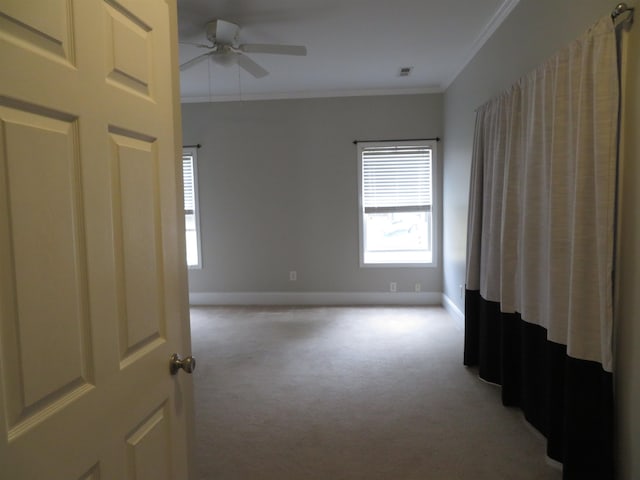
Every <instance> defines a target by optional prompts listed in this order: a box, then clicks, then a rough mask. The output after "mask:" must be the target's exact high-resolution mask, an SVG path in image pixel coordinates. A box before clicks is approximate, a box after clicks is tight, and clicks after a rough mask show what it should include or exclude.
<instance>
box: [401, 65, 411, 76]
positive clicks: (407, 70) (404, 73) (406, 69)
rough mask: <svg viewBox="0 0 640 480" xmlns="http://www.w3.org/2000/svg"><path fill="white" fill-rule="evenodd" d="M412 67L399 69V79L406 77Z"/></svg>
mask: <svg viewBox="0 0 640 480" xmlns="http://www.w3.org/2000/svg"><path fill="white" fill-rule="evenodd" d="M411 70H413V67H400V74H399V76H400V77H408V76H409V74H410V73H411Z"/></svg>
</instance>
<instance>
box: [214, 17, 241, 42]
mask: <svg viewBox="0 0 640 480" xmlns="http://www.w3.org/2000/svg"><path fill="white" fill-rule="evenodd" d="M205 31H206V35H207V39H208V40H209V41H210V42H211V43H214V44H216V43H217V44H222V45H237V44H238V33H239V31H240V28H239V27H238V25H235V24H233V23H231V22H225V21H224V20H212V21H210V22H209V23H207V25H206V28H205Z"/></svg>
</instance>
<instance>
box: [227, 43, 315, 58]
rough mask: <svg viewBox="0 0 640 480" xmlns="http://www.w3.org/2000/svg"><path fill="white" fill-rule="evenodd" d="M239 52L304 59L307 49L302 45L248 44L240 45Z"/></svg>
mask: <svg viewBox="0 0 640 480" xmlns="http://www.w3.org/2000/svg"><path fill="white" fill-rule="evenodd" d="M238 50H240V51H241V52H245V53H273V54H276V55H298V56H300V57H304V56H305V55H306V54H307V47H305V46H302V45H276V44H271V43H247V44H244V45H240V46H239V47H238Z"/></svg>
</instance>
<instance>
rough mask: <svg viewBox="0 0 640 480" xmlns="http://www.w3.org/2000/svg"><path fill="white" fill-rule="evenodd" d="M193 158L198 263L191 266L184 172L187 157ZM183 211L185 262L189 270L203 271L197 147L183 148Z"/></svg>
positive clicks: (194, 213) (194, 214) (194, 212)
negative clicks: (188, 251)
mask: <svg viewBox="0 0 640 480" xmlns="http://www.w3.org/2000/svg"><path fill="white" fill-rule="evenodd" d="M186 156H189V157H191V159H192V160H191V162H192V172H193V179H192V180H193V216H194V223H195V231H196V249H197V255H198V263H196V264H194V265H189V261H188V256H187V248H188V245H187V244H188V242H187V239H186V235H187V210H186V208H185V204H184V203H185V193H186V188H185V187H186V182H185V171H184V162H185V157H186ZM182 211H183V215H184V222H185V230H184V235H185V262H187V268H189V270H199V269H202V244H201V241H200V200H199V198H198V149H197V148H196V147H183V148H182Z"/></svg>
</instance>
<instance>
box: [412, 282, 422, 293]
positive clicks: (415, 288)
mask: <svg viewBox="0 0 640 480" xmlns="http://www.w3.org/2000/svg"><path fill="white" fill-rule="evenodd" d="M413 288H414V290H415V291H416V292H419V291H421V290H422V285H420V284H419V283H416V284H415V285H414V287H413Z"/></svg>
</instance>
